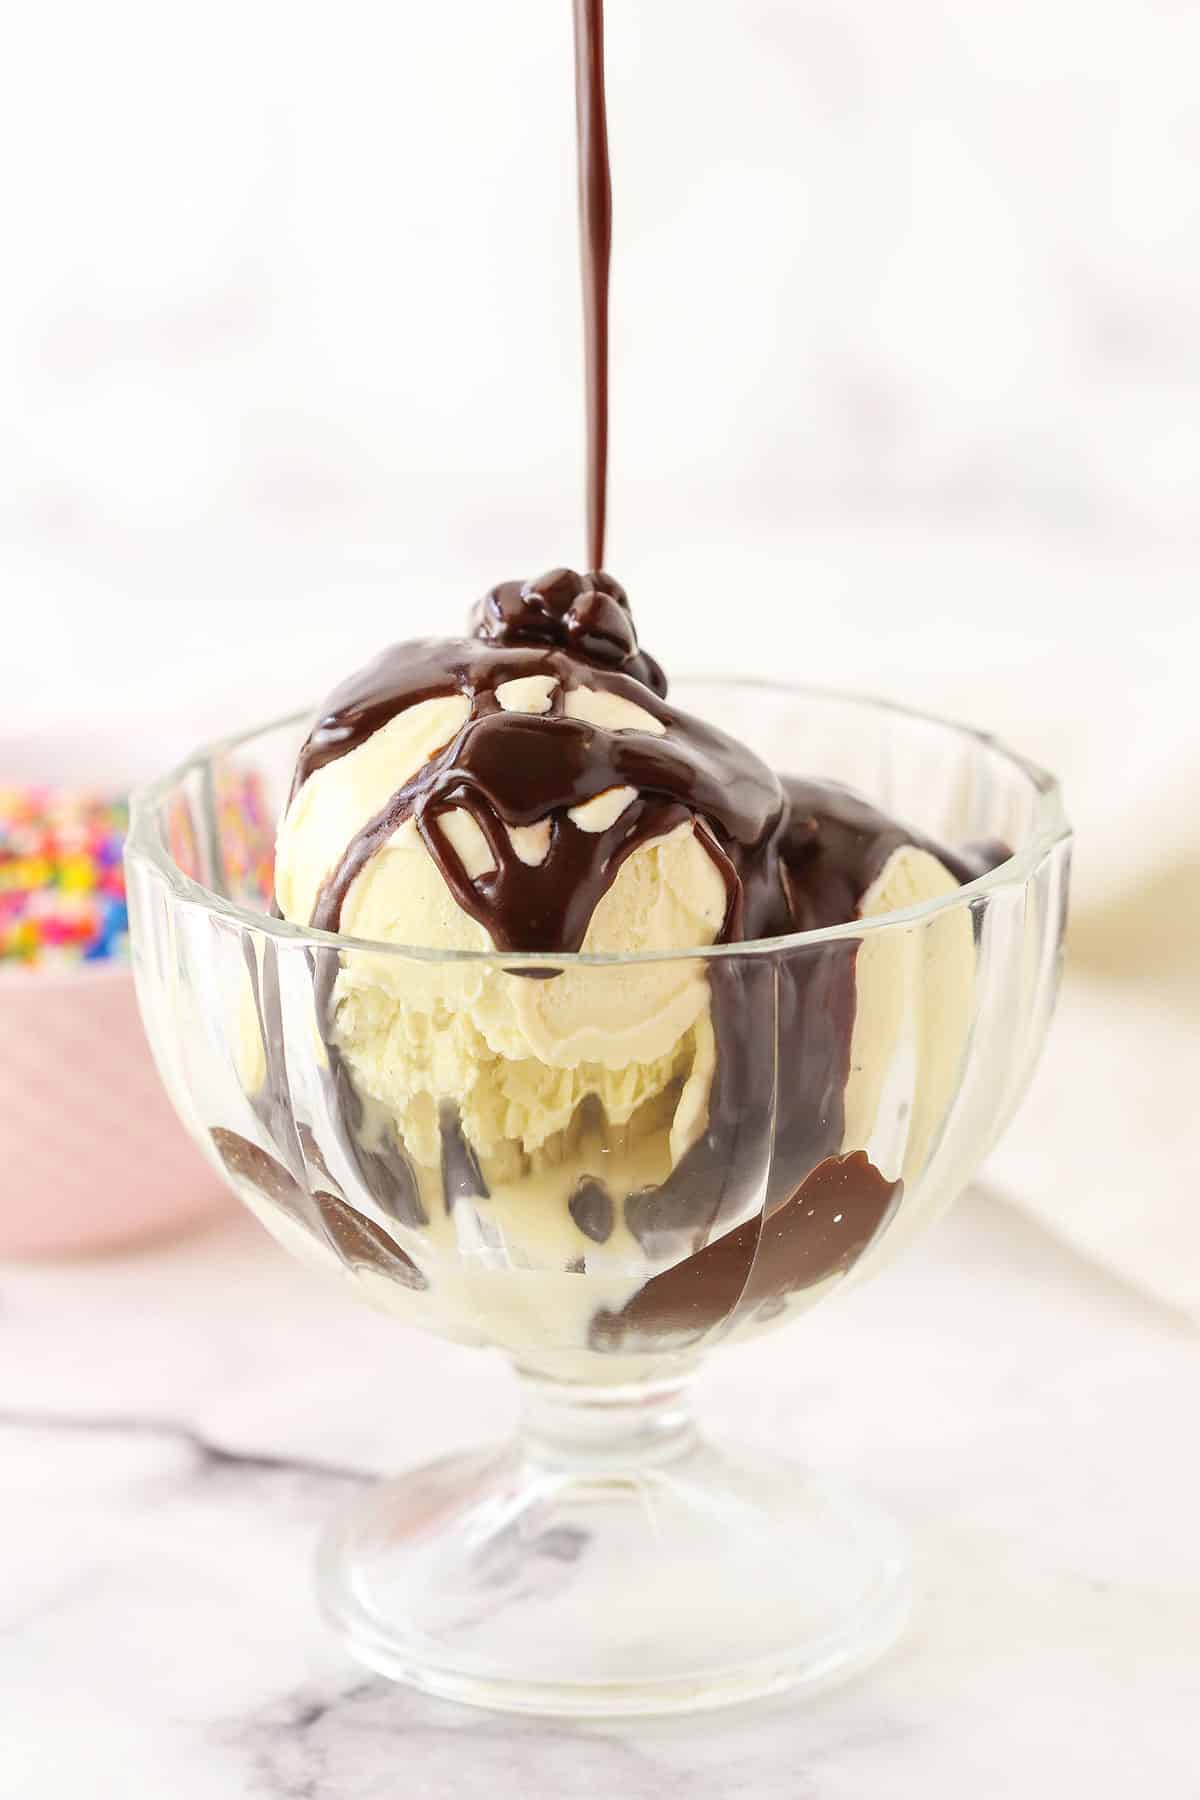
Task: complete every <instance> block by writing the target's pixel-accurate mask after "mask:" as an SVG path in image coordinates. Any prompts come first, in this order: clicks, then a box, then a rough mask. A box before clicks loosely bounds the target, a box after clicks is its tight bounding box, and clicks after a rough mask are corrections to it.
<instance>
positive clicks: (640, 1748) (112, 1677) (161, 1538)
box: [0, 1192, 1200, 1800]
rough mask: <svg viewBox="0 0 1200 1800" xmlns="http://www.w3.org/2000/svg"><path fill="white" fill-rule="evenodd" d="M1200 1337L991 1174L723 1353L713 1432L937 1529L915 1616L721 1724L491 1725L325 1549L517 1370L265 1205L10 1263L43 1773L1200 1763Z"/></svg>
mask: <svg viewBox="0 0 1200 1800" xmlns="http://www.w3.org/2000/svg"><path fill="white" fill-rule="evenodd" d="M1198 1377H1200V1340H1198V1339H1197V1336H1196V1333H1195V1332H1194V1330H1192V1329H1190V1328H1189V1327H1187V1326H1186V1325H1184V1324H1182V1323H1181V1322H1180V1321H1179V1319H1178V1318H1177V1317H1175V1316H1173V1315H1171V1314H1170V1313H1168V1312H1166V1311H1165V1310H1159V1309H1157V1308H1156V1307H1155V1306H1154V1305H1153V1304H1152V1303H1151V1302H1149V1301H1147V1300H1146V1299H1144V1298H1143V1297H1141V1296H1139V1295H1138V1294H1135V1293H1133V1292H1132V1291H1129V1290H1126V1289H1124V1288H1122V1287H1120V1286H1119V1285H1118V1284H1116V1283H1115V1282H1112V1281H1110V1280H1109V1279H1108V1278H1107V1277H1106V1276H1102V1275H1099V1274H1097V1273H1095V1272H1094V1271H1093V1270H1092V1269H1091V1268H1089V1267H1088V1265H1086V1264H1084V1263H1082V1262H1079V1261H1077V1260H1075V1259H1074V1258H1073V1257H1072V1256H1071V1255H1070V1254H1069V1252H1067V1251H1065V1250H1064V1249H1062V1248H1060V1247H1059V1246H1057V1245H1056V1244H1055V1243H1054V1242H1053V1241H1052V1240H1050V1239H1049V1238H1047V1237H1044V1236H1043V1235H1041V1234H1040V1233H1039V1232H1038V1231H1037V1230H1036V1229H1035V1228H1034V1227H1033V1226H1031V1225H1029V1224H1028V1223H1026V1222H1024V1221H1023V1220H1022V1219H1021V1217H1020V1215H1019V1214H1018V1213H1016V1212H1015V1211H1014V1210H1012V1209H1010V1208H1008V1207H1006V1206H1002V1205H1000V1204H999V1203H998V1202H997V1201H996V1200H994V1199H993V1198H991V1197H989V1196H988V1195H987V1194H986V1193H983V1192H978V1193H976V1194H974V1195H972V1196H970V1197H969V1198H968V1199H967V1200H965V1201H964V1202H963V1203H962V1204H961V1206H960V1207H959V1209H958V1211H957V1213H956V1214H955V1215H954V1216H952V1218H951V1219H950V1220H949V1221H948V1222H947V1223H946V1224H945V1225H944V1226H943V1227H941V1228H940V1229H939V1230H938V1231H937V1232H935V1233H934V1234H933V1235H932V1236H931V1237H930V1238H929V1239H927V1240H926V1241H925V1242H924V1243H922V1244H920V1245H918V1246H917V1248H916V1249H915V1250H914V1251H912V1252H911V1253H910V1255H909V1258H908V1260H907V1262H905V1263H903V1264H901V1265H900V1266H899V1267H898V1268H897V1269H895V1270H893V1271H892V1272H891V1273H890V1274H889V1275H888V1276H887V1277H886V1278H884V1279H882V1280H881V1281H880V1282H879V1283H877V1284H875V1285H874V1286H868V1287H867V1288H864V1289H862V1290H860V1291H858V1292H856V1293H853V1294H850V1295H847V1296H846V1298H845V1299H844V1301H842V1302H841V1303H839V1304H834V1305H831V1306H829V1307H828V1308H827V1309H825V1310H824V1311H823V1312H822V1311H818V1312H817V1313H816V1314H815V1315H813V1316H812V1317H811V1318H810V1319H809V1320H808V1321H807V1322H806V1323H802V1324H801V1325H800V1326H798V1327H796V1328H793V1330H792V1331H791V1332H790V1333H787V1334H784V1335H783V1336H782V1337H780V1338H776V1339H771V1340H768V1341H767V1342H765V1343H763V1344H760V1345H752V1346H749V1347H747V1348H745V1349H743V1350H740V1351H737V1352H730V1353H727V1354H726V1355H725V1356H722V1357H718V1358H716V1359H715V1360H714V1361H713V1363H712V1365H711V1367H710V1369H709V1370H708V1372H707V1374H706V1376H705V1378H704V1381H703V1390H702V1392H703V1406H704V1411H705V1413H706V1415H707V1417H708V1418H709V1420H710V1421H711V1423H712V1424H713V1426H714V1427H716V1428H718V1429H720V1428H726V1429H728V1428H731V1427H736V1429H737V1430H738V1431H740V1432H741V1433H742V1434H743V1435H744V1436H747V1437H751V1438H754V1439H762V1440H771V1441H775V1442H781V1443H785V1444H787V1445H789V1446H792V1447H793V1448H794V1449H795V1450H796V1452H797V1453H799V1454H807V1455H811V1456H812V1457H813V1458H815V1459H818V1460H820V1461H821V1462H822V1463H824V1464H826V1465H828V1466H830V1467H836V1468H837V1469H839V1470H841V1471H843V1472H845V1473H848V1474H850V1475H852V1476H853V1477H854V1478H855V1479H856V1480H857V1481H859V1482H860V1483H862V1484H864V1485H865V1486H866V1487H868V1488H869V1489H870V1490H871V1491H872V1492H874V1493H875V1494H876V1495H877V1496H878V1497H879V1498H881V1499H883V1500H884V1501H886V1502H887V1503H888V1504H889V1505H890V1506H891V1507H892V1508H893V1509H894V1510H895V1511H896V1512H897V1514H899V1515H900V1516H901V1517H902V1518H903V1519H904V1520H905V1522H906V1524H907V1525H908V1527H909V1528H910V1530H911V1531H912V1533H913V1535H914V1537H915V1539H916V1543H917V1548H918V1555H919V1570H920V1575H919V1603H918V1609H917V1614H916V1619H915V1623H914V1626H913V1628H912V1631H911V1633H910V1635H909V1637H908V1638H907V1640H906V1641H905V1642H904V1643H903V1644H902V1646H901V1647H900V1648H898V1649H897V1650H896V1651H895V1652H893V1653H892V1655H891V1656H890V1657H889V1658H888V1659H887V1660H886V1661H885V1662H883V1663H882V1664H880V1665H878V1666H877V1667H876V1668H875V1669H874V1670H872V1671H871V1672H870V1673H868V1674H867V1675H865V1676H863V1677H860V1678H859V1679H858V1680H857V1681H856V1682H854V1683H853V1684H852V1685H849V1686H847V1687H845V1688H843V1689H840V1690H837V1691H834V1692H831V1693H829V1694H826V1695H825V1696H824V1697H821V1698H818V1699H817V1700H815V1701H809V1702H807V1703H806V1704H804V1705H800V1704H797V1703H796V1702H794V1701H789V1700H788V1699H787V1698H786V1697H785V1698H783V1699H780V1700H776V1701H772V1702H770V1703H765V1704H761V1705H756V1706H749V1707H742V1708H737V1709H733V1710H731V1711H728V1712H726V1713H722V1714H713V1715H710V1716H708V1717H707V1718H704V1719H700V1720H696V1719H692V1720H686V1721H643V1722H639V1723H636V1724H625V1725H621V1726H619V1727H618V1726H606V1725H588V1726H578V1727H576V1726H573V1725H571V1724H569V1723H563V1722H554V1723H542V1722H539V1721H536V1720H526V1719H513V1718H508V1717H504V1716H501V1715H492V1714H486V1713H476V1712H470V1711H467V1710H463V1709H459V1708H457V1707H454V1706H452V1705H449V1704H445V1703H441V1702H435V1701H431V1700H427V1699H424V1698H420V1697H418V1696H415V1695H413V1694H409V1693H407V1692H405V1691H403V1690H400V1689H396V1688H392V1687H390V1686H389V1685H388V1684H386V1683H384V1682H381V1681H378V1680H375V1679H373V1678H370V1677H367V1676H365V1675H364V1674H363V1673H362V1672H361V1671H359V1670H357V1669H356V1668H354V1667H353V1666H351V1665H350V1664H349V1663H347V1662H346V1661H345V1660H344V1659H343V1657H342V1655H341V1653H340V1651H339V1650H338V1648H337V1647H336V1645H334V1644H333V1643H332V1642H331V1641H330V1640H329V1639H328V1638H327V1637H326V1635H325V1633H324V1630H323V1628H322V1627H321V1625H320V1624H319V1622H318V1620H317V1619H316V1617H315V1616H314V1609H313V1604H312V1598H311V1589H310V1570H309V1557H310V1551H311V1547H312V1542H313V1538H314V1535H315V1533H316V1532H317V1530H318V1528H319V1526H320V1524H321V1521H322V1520H323V1519H324V1518H325V1516H326V1515H327V1513H328V1511H329V1509H330V1508H331V1507H333V1506H336V1505H337V1504H338V1502H339V1501H340V1500H341V1499H342V1498H343V1497H344V1496H345V1494H346V1492H347V1490H348V1488H349V1487H350V1486H351V1484H353V1483H354V1482H355V1481H357V1480H358V1479H359V1478H360V1477H361V1476H362V1475H364V1474H367V1473H369V1472H373V1471H376V1470H383V1469H394V1468H398V1467H400V1466H401V1465H403V1464H404V1463H405V1462H407V1461H410V1460H415V1459H418V1458H421V1457H426V1456H429V1455H434V1454H437V1453H438V1452H440V1451H441V1450H443V1449H446V1448H449V1447H451V1446H453V1445H456V1444H459V1443H462V1442H464V1441H466V1440H468V1439H470V1438H471V1437H472V1436H473V1435H479V1434H485V1433H494V1432H497V1431H499V1430H501V1429H503V1426H504V1424H505V1422H506V1420H507V1418H508V1417H509V1416H510V1415H511V1406H512V1393H511V1387H510V1383H509V1378H508V1377H507V1375H506V1372H505V1371H504V1369H503V1368H502V1367H501V1366H500V1365H499V1364H498V1363H496V1362H494V1361H493V1360H491V1359H490V1358H488V1357H485V1356H482V1355H477V1354H474V1353H469V1352H465V1351H461V1350H456V1349H454V1348H451V1347H447V1346H443V1345H440V1344H438V1343H436V1342H434V1341H433V1340H427V1339H425V1338H422V1337H420V1336H418V1335H415V1334H410V1333H408V1332H407V1331H405V1330H404V1329H403V1328H401V1327H399V1326H397V1325H395V1324H394V1323H392V1322H390V1321H388V1320H384V1319H380V1318H376V1317H375V1316H374V1315H371V1314H369V1313H367V1312H365V1311H363V1312H360V1311H359V1310H358V1309H357V1308H356V1307H355V1306H354V1305H353V1304H351V1303H349V1302H347V1301H346V1300H345V1299H343V1297H342V1295H341V1294H340V1292H339V1291H337V1290H335V1289H334V1288H332V1287H330V1288H329V1289H326V1288H325V1287H324V1286H323V1285H322V1284H321V1283H320V1282H319V1281H318V1280H317V1279H316V1278H314V1277H311V1276H309V1275H307V1274H306V1273H305V1272H304V1271H302V1270H300V1269H298V1268H293V1267H292V1266H291V1265H290V1264H288V1263H287V1262H286V1261H285V1260H284V1259H283V1257H282V1256H281V1255H280V1254H279V1253H278V1252H277V1251H275V1250H274V1248H273V1247H272V1246H270V1245H269V1244H268V1243H267V1242H266V1241H265V1239H262V1238H261V1237H260V1236H259V1235H258V1234H257V1232H256V1230H255V1228H254V1227H252V1226H251V1225H250V1224H249V1223H244V1222H242V1221H240V1220H233V1221H231V1222H230V1223H229V1224H228V1225H226V1226H224V1227H222V1228H220V1229H219V1230H217V1231H216V1232H213V1233H210V1234H209V1235H207V1236H205V1237H202V1238H197V1239H193V1240H192V1241H190V1242H188V1243H185V1244H178V1245H175V1246H173V1247H170V1248H164V1249H161V1250H153V1251H146V1252H143V1253H142V1254H139V1255H134V1256H127V1257H123V1258H119V1259H116V1260H110V1261H105V1262H101V1263H94V1264H81V1265H77V1266H72V1267H63V1266H59V1267H54V1268H50V1267H47V1268H23V1269H9V1270H7V1271H5V1272H4V1275H3V1280H2V1282H0V1412H2V1414H3V1423H2V1455H3V1470H4V1474H3V1480H2V1482H0V1543H2V1544H3V1555H2V1561H3V1579H2V1581H0V1716H2V1727H0V1794H2V1795H3V1796H4V1800H68V1797H69V1800H82V1797H83V1796H86V1800H142V1797H145V1800H163V1797H165V1796H168V1795H169V1796H170V1797H171V1800H234V1797H241V1796H245V1797H246V1800H385V1797H386V1800H391V1796H393V1795H396V1794H404V1795H406V1796H412V1797H413V1800H442V1797H443V1796H445V1797H446V1800H449V1797H450V1796H454V1797H455V1800H463V1797H465V1800H474V1797H475V1796H480V1797H481V1800H482V1797H484V1796H486V1797H487V1800H508V1796H510V1795H511V1796H513V1797H514V1800H516V1797H517V1796H521V1797H522V1800H524V1797H525V1796H531V1795H532V1796H537V1797H539V1800H540V1796H543V1795H544V1796H573V1795H580V1796H584V1795H587V1796H592V1795H595V1794H605V1793H609V1792H611V1791H613V1790H614V1789H618V1790H620V1791H621V1792H622V1793H623V1794H625V1795H627V1796H628V1797H629V1800H638V1797H640V1796H643V1795H645V1796H651V1795H653V1796H656V1797H657V1796H660V1795H669V1794H676V1793H678V1794H680V1795H683V1794H686V1795H687V1796H688V1797H689V1800H727V1797H729V1796H735V1795H737V1796H740V1795H748V1796H754V1800H776V1796H778V1800H859V1797H860V1796H863V1795H867V1794H869V1795H871V1796H872V1797H873V1800H891V1797H892V1796H896V1797H897V1800H899V1797H901V1796H903V1797H904V1800H909V1797H910V1796H912V1795H914V1794H918V1793H919V1794H923V1795H927V1796H930V1797H931V1800H941V1796H946V1800H959V1796H961V1795H963V1794H968V1793H969V1794H970V1795H971V1796H972V1800H990V1797H991V1796H993V1795H994V1796H1006V1797H1007V1796H1010V1795H1013V1794H1017V1793H1020V1794H1028V1795H1031V1796H1032V1795H1037V1796H1041V1795H1043V1794H1046V1795H1050V1794H1055V1793H1059V1792H1063V1791H1068V1792H1076V1791H1077V1792H1081V1793H1086V1794H1088V1795H1089V1797H1090V1800H1107V1797H1108V1796H1112V1797H1113V1800H1117V1797H1118V1796H1120V1797H1121V1800H1125V1797H1126V1796H1127V1795H1128V1794H1129V1793H1130V1792H1131V1791H1132V1790H1133V1789H1134V1788H1135V1785H1136V1788H1137V1789H1138V1790H1139V1791H1143V1792H1146V1793H1150V1794H1153V1795H1154V1796H1155V1797H1156V1800H1175V1797H1177V1796H1178V1797H1179V1800H1183V1797H1184V1796H1192V1795H1195V1794H1196V1793H1197V1791H1198V1785H1200V1766H1198V1758H1197V1751H1196V1737H1195V1718H1196V1710H1197V1704H1198V1702H1200V1638H1198V1624H1200V1537H1198V1535H1197V1532H1196V1529H1195V1521H1196V1517H1197V1511H1198V1504H1200V1471H1198V1469H1197V1459H1196V1452H1195V1435H1194V1430H1193V1421H1194V1413H1195V1395H1196V1391H1197V1379H1198Z"/></svg>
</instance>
